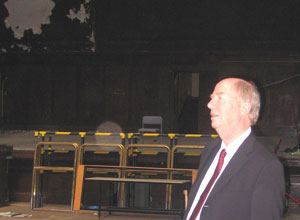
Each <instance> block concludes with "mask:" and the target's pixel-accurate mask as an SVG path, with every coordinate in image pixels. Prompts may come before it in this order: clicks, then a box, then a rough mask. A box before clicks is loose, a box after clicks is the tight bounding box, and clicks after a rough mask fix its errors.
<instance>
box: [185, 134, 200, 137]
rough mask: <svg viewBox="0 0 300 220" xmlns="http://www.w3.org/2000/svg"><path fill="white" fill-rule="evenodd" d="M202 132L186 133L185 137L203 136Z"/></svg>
mask: <svg viewBox="0 0 300 220" xmlns="http://www.w3.org/2000/svg"><path fill="white" fill-rule="evenodd" d="M201 136H202V134H186V135H185V137H201Z"/></svg>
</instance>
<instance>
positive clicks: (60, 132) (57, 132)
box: [55, 131, 71, 135]
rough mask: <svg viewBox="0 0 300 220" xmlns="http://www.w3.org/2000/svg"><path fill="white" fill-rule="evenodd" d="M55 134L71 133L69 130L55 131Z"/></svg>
mask: <svg viewBox="0 0 300 220" xmlns="http://www.w3.org/2000/svg"><path fill="white" fill-rule="evenodd" d="M55 134H57V135H69V134H71V132H70V131H56V132H55Z"/></svg>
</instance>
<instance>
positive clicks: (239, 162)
mask: <svg viewBox="0 0 300 220" xmlns="http://www.w3.org/2000/svg"><path fill="white" fill-rule="evenodd" d="M254 142H255V136H254V135H253V134H252V133H251V134H250V135H249V137H248V138H247V139H246V140H245V141H244V142H243V143H242V145H241V146H240V147H239V149H238V151H237V152H236V153H235V155H234V156H233V157H232V158H231V160H230V162H229V163H228V165H227V167H226V168H225V170H224V171H223V173H222V175H221V176H220V178H219V180H218V181H217V182H216V185H215V186H214V188H213V190H212V192H211V195H213V194H215V193H216V192H218V190H220V189H222V187H223V186H225V185H226V183H227V182H228V181H229V180H230V179H231V178H232V177H233V176H235V175H236V173H237V172H238V171H239V170H240V169H241V168H242V167H243V166H244V165H245V163H246V162H247V161H248V160H249V154H250V153H251V152H252V151H253V147H254Z"/></svg>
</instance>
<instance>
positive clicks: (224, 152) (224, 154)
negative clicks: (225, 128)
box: [220, 149, 226, 159]
mask: <svg viewBox="0 0 300 220" xmlns="http://www.w3.org/2000/svg"><path fill="white" fill-rule="evenodd" d="M225 156H226V150H225V149H223V150H222V151H221V153H220V158H223V159H224V157H225Z"/></svg>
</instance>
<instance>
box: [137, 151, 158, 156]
mask: <svg viewBox="0 0 300 220" xmlns="http://www.w3.org/2000/svg"><path fill="white" fill-rule="evenodd" d="M141 154H142V155H157V154H158V152H157V151H143V152H141Z"/></svg>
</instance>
